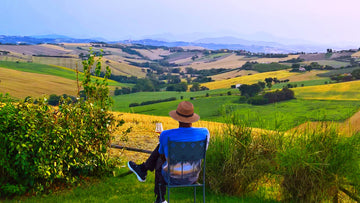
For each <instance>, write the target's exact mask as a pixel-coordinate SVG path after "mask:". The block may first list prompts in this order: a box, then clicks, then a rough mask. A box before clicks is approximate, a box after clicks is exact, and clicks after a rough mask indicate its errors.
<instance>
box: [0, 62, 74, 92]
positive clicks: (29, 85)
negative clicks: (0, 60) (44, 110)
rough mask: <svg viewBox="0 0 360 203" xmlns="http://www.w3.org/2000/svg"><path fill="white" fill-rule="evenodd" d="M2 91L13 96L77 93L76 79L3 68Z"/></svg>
mask: <svg viewBox="0 0 360 203" xmlns="http://www.w3.org/2000/svg"><path fill="white" fill-rule="evenodd" d="M0 81H1V82H0V92H1V93H5V92H6V93H9V94H10V95H11V96H12V97H16V98H25V97H27V96H32V97H35V98H37V97H41V96H44V95H50V94H57V95H62V94H68V95H76V94H77V92H76V91H77V90H76V89H77V88H76V81H75V80H71V79H66V78H63V77H59V76H53V75H46V76H45V75H44V74H38V73H29V72H23V71H18V70H11V69H5V68H1V66H0Z"/></svg>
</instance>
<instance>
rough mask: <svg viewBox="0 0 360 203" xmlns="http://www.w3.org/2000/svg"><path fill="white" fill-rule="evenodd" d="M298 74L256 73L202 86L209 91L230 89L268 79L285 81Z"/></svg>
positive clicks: (282, 72)
mask: <svg viewBox="0 0 360 203" xmlns="http://www.w3.org/2000/svg"><path fill="white" fill-rule="evenodd" d="M297 74H299V73H292V72H289V71H286V70H280V71H273V72H266V73H258V74H255V75H246V76H242V77H237V78H231V79H228V80H220V81H215V82H208V83H204V84H203V86H206V87H208V88H209V89H221V88H230V87H231V85H235V84H253V83H256V82H258V81H263V80H264V79H265V78H268V77H276V78H278V79H279V80H282V79H287V78H289V77H290V76H292V75H297Z"/></svg>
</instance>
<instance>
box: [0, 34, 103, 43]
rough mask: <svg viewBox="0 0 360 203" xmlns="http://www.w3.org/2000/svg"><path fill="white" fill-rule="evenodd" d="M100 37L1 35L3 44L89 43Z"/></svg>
mask: <svg viewBox="0 0 360 203" xmlns="http://www.w3.org/2000/svg"><path fill="white" fill-rule="evenodd" d="M100 41H102V40H98V39H76V38H71V37H67V36H63V35H38V36H6V35H0V43H2V44H41V43H89V42H100Z"/></svg>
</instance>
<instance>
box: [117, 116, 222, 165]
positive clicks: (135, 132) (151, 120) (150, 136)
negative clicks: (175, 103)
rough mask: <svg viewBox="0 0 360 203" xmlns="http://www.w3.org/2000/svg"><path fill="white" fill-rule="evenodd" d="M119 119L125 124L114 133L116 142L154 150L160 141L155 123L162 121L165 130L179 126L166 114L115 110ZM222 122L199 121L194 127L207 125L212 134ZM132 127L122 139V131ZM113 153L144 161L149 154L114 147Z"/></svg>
mask: <svg viewBox="0 0 360 203" xmlns="http://www.w3.org/2000/svg"><path fill="white" fill-rule="evenodd" d="M114 115H115V116H116V118H117V120H121V119H124V121H125V124H124V125H123V126H121V127H119V128H118V129H117V130H116V131H114V133H113V136H114V138H113V142H112V143H114V144H119V145H121V146H128V147H135V148H139V149H146V150H153V149H154V148H155V147H156V145H157V144H158V142H159V139H158V134H157V133H155V123H157V122H161V123H162V124H163V127H164V130H168V129H173V128H177V127H178V125H179V124H178V122H177V121H175V120H174V119H172V118H171V117H165V116H150V115H142V114H131V113H119V112H114ZM222 125H224V124H222V123H216V122H207V121H198V122H196V123H194V124H193V126H194V127H206V128H208V129H209V131H210V134H214V132H215V131H216V130H217V129H219V128H220V127H221V126H222ZM129 127H131V128H132V130H131V132H130V133H129V134H128V135H127V137H128V141H127V142H126V141H122V140H121V137H122V136H121V135H122V132H123V131H125V130H126V129H128V128H129ZM112 155H114V156H126V157H127V158H128V160H135V161H137V162H140V161H144V160H146V158H147V157H148V156H149V155H148V154H144V153H138V152H131V151H126V150H118V149H113V150H112Z"/></svg>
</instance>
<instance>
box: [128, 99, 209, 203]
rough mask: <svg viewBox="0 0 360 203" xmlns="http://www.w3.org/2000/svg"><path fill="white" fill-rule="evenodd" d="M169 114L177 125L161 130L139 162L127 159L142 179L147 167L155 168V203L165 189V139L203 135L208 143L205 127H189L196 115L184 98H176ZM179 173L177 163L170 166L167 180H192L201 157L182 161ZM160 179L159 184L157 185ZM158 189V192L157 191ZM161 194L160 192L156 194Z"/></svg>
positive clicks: (194, 138)
mask: <svg viewBox="0 0 360 203" xmlns="http://www.w3.org/2000/svg"><path fill="white" fill-rule="evenodd" d="M169 115H170V116H171V117H172V118H173V119H175V120H176V121H178V122H179V128H175V129H170V130H165V131H163V132H162V133H161V134H160V143H159V144H158V145H157V146H156V148H155V150H154V151H153V152H152V153H151V155H150V156H149V158H148V159H147V160H146V161H145V162H143V163H142V164H140V165H137V164H136V163H134V162H133V161H129V162H128V164H127V165H128V167H129V169H130V170H131V171H132V172H134V173H135V175H136V176H137V178H138V180H139V181H140V182H145V180H146V176H147V171H154V170H155V188H154V193H155V195H156V201H155V202H156V203H158V202H162V203H166V202H167V201H165V198H164V195H165V193H166V186H165V185H166V183H167V182H168V180H165V178H164V177H167V175H166V174H167V172H168V169H167V167H168V164H167V162H166V157H167V155H168V146H167V144H168V139H170V140H171V141H181V142H193V141H201V140H205V139H207V143H209V138H210V134H209V131H208V129H206V128H195V127H192V123H194V122H196V121H198V120H199V119H200V116H199V115H198V114H196V113H194V106H193V104H192V103H190V102H188V101H183V102H180V103H179V105H178V107H177V109H176V110H173V111H170V112H169ZM183 168H184V170H183V176H181V172H180V170H181V167H178V166H177V164H176V165H174V166H172V165H171V166H170V174H171V176H170V178H171V182H172V183H175V184H192V183H195V182H196V181H197V179H198V177H199V173H200V170H201V160H199V161H196V162H192V163H186V164H183ZM159 183H161V186H159ZM160 191H161V193H160ZM160 194H161V195H160Z"/></svg>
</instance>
